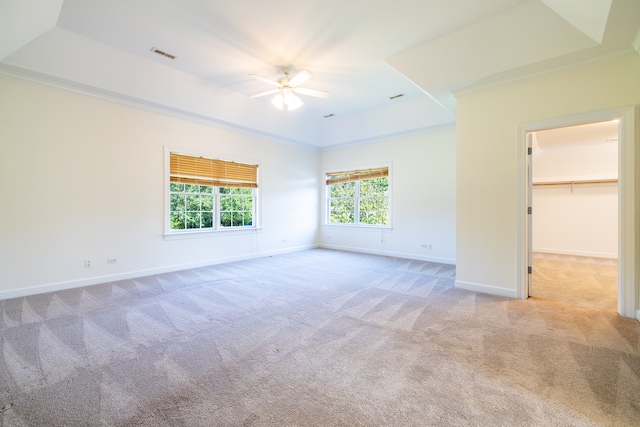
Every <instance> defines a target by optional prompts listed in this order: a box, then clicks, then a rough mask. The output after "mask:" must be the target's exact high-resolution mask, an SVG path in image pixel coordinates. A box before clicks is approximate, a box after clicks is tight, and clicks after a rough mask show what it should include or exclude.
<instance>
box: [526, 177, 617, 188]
mask: <svg viewBox="0 0 640 427" xmlns="http://www.w3.org/2000/svg"><path fill="white" fill-rule="evenodd" d="M617 182H618V179H617V178H611V179H576V180H573V181H546V182H534V183H533V186H534V187H544V186H548V185H574V184H615V183H617Z"/></svg>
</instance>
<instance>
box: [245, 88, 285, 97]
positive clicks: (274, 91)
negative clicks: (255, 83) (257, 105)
mask: <svg viewBox="0 0 640 427" xmlns="http://www.w3.org/2000/svg"><path fill="white" fill-rule="evenodd" d="M278 92H280V89H272V90H268V91H266V92H262V93H259V94H257V95H252V96H250V97H249V98H260V97H261V96H266V95H271V94H272V93H278Z"/></svg>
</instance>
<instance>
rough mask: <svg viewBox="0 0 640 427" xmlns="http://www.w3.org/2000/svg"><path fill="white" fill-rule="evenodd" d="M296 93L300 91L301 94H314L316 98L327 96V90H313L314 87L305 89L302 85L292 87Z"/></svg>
mask: <svg viewBox="0 0 640 427" xmlns="http://www.w3.org/2000/svg"><path fill="white" fill-rule="evenodd" d="M293 91H294V92H296V93H301V94H303V95H309V96H315V97H316V98H325V99H326V98H328V97H329V92H325V91H323V90H315V89H307V88H304V87H297V88H294V89H293Z"/></svg>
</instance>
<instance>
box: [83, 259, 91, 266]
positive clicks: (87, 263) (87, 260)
mask: <svg viewBox="0 0 640 427" xmlns="http://www.w3.org/2000/svg"><path fill="white" fill-rule="evenodd" d="M91 267H93V261H91V260H90V259H85V260H84V268H91Z"/></svg>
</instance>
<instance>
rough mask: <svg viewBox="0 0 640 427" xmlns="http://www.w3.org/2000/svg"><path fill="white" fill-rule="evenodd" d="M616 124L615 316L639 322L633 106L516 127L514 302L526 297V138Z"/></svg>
mask: <svg viewBox="0 0 640 427" xmlns="http://www.w3.org/2000/svg"><path fill="white" fill-rule="evenodd" d="M616 119H617V120H619V122H618V313H619V314H620V315H622V316H625V317H631V318H637V319H638V320H640V311H639V310H638V307H637V303H636V301H637V297H638V295H639V294H640V292H639V291H638V282H637V277H638V267H637V266H636V264H637V263H636V259H637V254H638V252H637V250H636V248H637V243H638V242H637V236H636V218H635V213H636V183H635V162H636V153H635V121H636V108H635V106H629V107H623V108H614V109H608V110H601V111H595V112H589V113H582V114H577V115H573V116H565V117H556V118H552V119H547V120H542V121H538V122H531V123H525V124H522V125H520V126H518V150H517V152H518V230H519V232H518V236H517V248H516V254H517V260H518V266H517V270H516V271H517V282H518V283H517V290H516V291H517V298H520V299H526V298H528V296H529V278H530V276H529V274H528V267H529V263H528V261H529V255H530V249H529V238H528V233H529V222H530V221H529V219H528V217H527V207H528V195H529V191H530V187H529V186H530V185H531V182H530V179H529V174H528V170H527V169H528V167H527V166H528V161H529V159H528V157H527V156H528V154H527V134H528V133H529V132H536V131H540V130H546V129H553V128H560V127H568V126H575V125H581V124H587V123H594V122H603V121H607V120H616Z"/></svg>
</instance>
